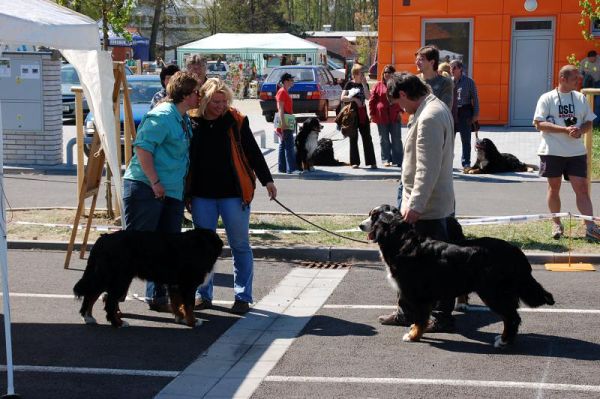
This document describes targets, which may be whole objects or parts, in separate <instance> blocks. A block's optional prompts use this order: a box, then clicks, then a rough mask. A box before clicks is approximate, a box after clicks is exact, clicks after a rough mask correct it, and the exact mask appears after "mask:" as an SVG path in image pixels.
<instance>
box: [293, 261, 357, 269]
mask: <svg viewBox="0 0 600 399" xmlns="http://www.w3.org/2000/svg"><path fill="white" fill-rule="evenodd" d="M351 266H352V265H351V264H350V263H340V262H300V267H304V268H306V269H346V268H350V267H351Z"/></svg>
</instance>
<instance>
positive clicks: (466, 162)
mask: <svg viewBox="0 0 600 399" xmlns="http://www.w3.org/2000/svg"><path fill="white" fill-rule="evenodd" d="M472 120H473V107H471V106H462V107H460V108H459V109H458V120H457V121H456V127H455V130H456V131H457V132H459V133H460V142H461V143H462V157H461V159H460V161H461V163H462V166H463V168H464V167H468V166H471V122H472Z"/></svg>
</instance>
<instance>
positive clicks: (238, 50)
mask: <svg viewBox="0 0 600 399" xmlns="http://www.w3.org/2000/svg"><path fill="white" fill-rule="evenodd" d="M186 54H237V55H240V56H241V57H242V58H243V59H252V60H253V61H254V62H255V63H256V66H257V67H258V68H259V70H262V68H263V67H264V58H263V54H306V56H307V57H312V59H313V60H315V61H318V60H320V59H324V57H325V56H326V55H327V49H326V48H325V47H323V46H321V45H318V44H316V43H313V42H309V41H308V40H304V39H301V38H299V37H297V36H294V35H292V34H290V33H217V34H216V35H212V36H209V37H206V38H204V39H201V40H197V41H195V42H191V43H188V44H184V45H183V46H179V47H177V61H178V63H179V65H183V64H184V61H185V60H184V55H186ZM321 55H322V56H323V57H320V56H321Z"/></svg>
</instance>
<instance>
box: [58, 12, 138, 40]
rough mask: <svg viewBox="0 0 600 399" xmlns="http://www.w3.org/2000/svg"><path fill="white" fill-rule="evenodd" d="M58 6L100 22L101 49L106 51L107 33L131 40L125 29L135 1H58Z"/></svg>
mask: <svg viewBox="0 0 600 399" xmlns="http://www.w3.org/2000/svg"><path fill="white" fill-rule="evenodd" d="M58 4H60V5H62V6H65V7H68V8H70V9H72V10H75V11H77V12H80V13H82V14H85V15H87V16H89V17H90V18H92V19H94V20H98V19H101V20H102V39H103V48H104V50H108V32H109V31H110V29H111V28H112V30H113V32H115V33H116V34H118V35H122V36H123V37H125V38H126V39H128V40H131V35H130V34H129V32H127V30H125V28H126V27H127V24H128V23H129V18H130V17H131V10H132V9H133V7H134V5H135V0H58Z"/></svg>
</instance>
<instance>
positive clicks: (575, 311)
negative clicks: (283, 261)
mask: <svg viewBox="0 0 600 399" xmlns="http://www.w3.org/2000/svg"><path fill="white" fill-rule="evenodd" d="M397 307H398V306H396V305H334V304H332V305H324V306H323V309H381V310H387V309H396V308H397ZM468 311H469V312H489V311H490V308H488V307H487V306H469V308H468ZM518 311H519V313H565V314H600V310H598V309H557V308H536V309H533V308H519V309H518Z"/></svg>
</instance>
